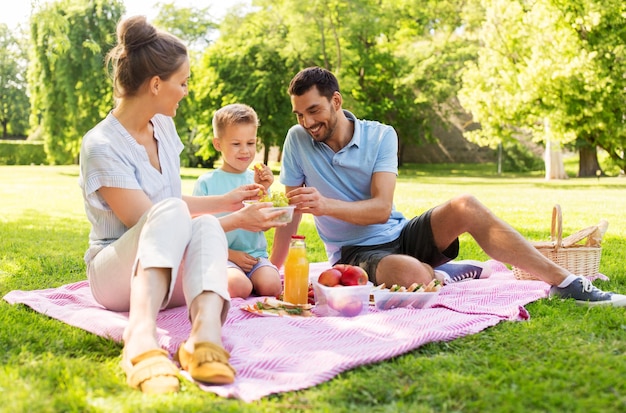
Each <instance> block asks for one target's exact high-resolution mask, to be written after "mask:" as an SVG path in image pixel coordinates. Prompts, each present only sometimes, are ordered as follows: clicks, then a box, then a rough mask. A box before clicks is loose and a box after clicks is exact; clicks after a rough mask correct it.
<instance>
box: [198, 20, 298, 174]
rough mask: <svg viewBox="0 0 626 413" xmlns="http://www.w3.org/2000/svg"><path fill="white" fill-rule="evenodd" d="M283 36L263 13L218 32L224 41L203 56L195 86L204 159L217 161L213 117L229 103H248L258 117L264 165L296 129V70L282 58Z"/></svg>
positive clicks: (228, 23)
mask: <svg viewBox="0 0 626 413" xmlns="http://www.w3.org/2000/svg"><path fill="white" fill-rule="evenodd" d="M284 36H285V30H284V27H283V26H282V24H281V23H280V21H279V20H277V19H275V16H273V15H272V14H271V13H267V12H265V11H258V12H256V13H250V14H247V15H245V16H238V15H236V14H230V15H229V16H228V17H227V18H226V19H225V21H224V23H222V25H221V26H220V37H219V38H218V39H217V41H216V42H215V43H214V44H213V45H212V46H211V47H209V48H208V49H207V51H206V53H205V55H204V56H203V60H202V64H201V66H200V67H199V68H198V71H197V72H198V73H197V74H198V76H197V78H198V80H197V82H196V80H194V86H193V88H194V91H195V94H196V100H197V102H198V105H199V107H201V112H199V113H200V117H201V118H202V119H204V122H203V124H199V125H198V137H197V139H196V142H198V143H199V144H200V145H201V150H200V153H202V154H203V156H204V157H205V158H207V159H216V154H215V151H214V149H213V147H212V145H211V140H212V136H213V131H212V125H211V119H212V117H213V113H214V112H215V111H216V110H217V109H219V108H220V107H222V106H224V105H226V104H229V103H235V102H238V103H245V104H247V105H250V106H252V107H253V108H254V109H255V111H256V112H257V114H258V116H259V120H260V126H259V130H258V135H259V140H260V144H261V145H262V146H263V149H264V161H265V163H267V162H268V158H269V149H270V147H271V146H275V145H282V142H283V140H284V137H285V132H286V131H287V129H288V127H289V126H290V125H291V124H292V123H293V117H292V115H291V107H290V105H289V100H288V98H287V96H286V90H287V85H288V82H289V77H288V73H290V72H292V71H293V70H295V68H294V67H292V69H290V68H289V64H288V62H287V60H286V59H285V58H284V57H283V56H281V54H280V45H281V44H282V43H284V41H285V38H284Z"/></svg>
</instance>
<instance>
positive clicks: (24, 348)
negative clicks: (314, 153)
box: [0, 165, 626, 413]
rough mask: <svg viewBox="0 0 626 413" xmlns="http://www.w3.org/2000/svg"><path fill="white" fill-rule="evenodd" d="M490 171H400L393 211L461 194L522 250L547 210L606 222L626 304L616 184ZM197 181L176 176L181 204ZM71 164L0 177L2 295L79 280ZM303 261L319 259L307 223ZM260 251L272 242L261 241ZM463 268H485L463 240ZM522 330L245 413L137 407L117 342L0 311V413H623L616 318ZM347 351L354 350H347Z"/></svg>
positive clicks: (600, 316) (77, 203) (548, 305)
mask: <svg viewBox="0 0 626 413" xmlns="http://www.w3.org/2000/svg"><path fill="white" fill-rule="evenodd" d="M494 171H495V166H493V165H478V166H476V165H474V166H468V165H454V166H451V165H438V166H428V165H409V166H407V167H405V168H403V169H402V171H401V174H400V176H399V179H398V185H397V189H396V199H395V203H396V206H397V208H398V209H400V210H401V211H403V212H405V214H406V215H407V216H412V215H415V214H418V213H420V212H422V211H423V210H425V209H427V208H429V207H431V206H433V205H435V204H436V203H440V202H443V201H445V200H447V199H449V198H450V197H452V196H454V195H457V194H460V193H464V192H467V193H472V194H474V195H476V196H477V197H478V198H479V199H481V200H482V201H483V202H484V203H485V204H486V205H487V206H488V207H489V208H491V209H492V210H493V211H494V212H495V213H496V214H497V215H499V216H501V217H502V218H504V219H505V220H506V221H508V222H510V223H511V224H512V225H513V226H514V227H515V228H517V229H518V230H519V231H520V232H522V233H523V234H524V235H525V236H527V237H529V238H531V239H537V240H539V239H542V240H545V239H547V238H548V237H549V228H550V217H551V211H552V206H553V205H554V204H555V203H559V204H560V205H561V206H562V209H563V221H564V225H563V227H564V228H563V232H564V233H565V234H570V233H572V232H575V231H577V230H579V229H581V228H583V227H586V226H588V225H592V224H596V223H598V222H599V220H600V219H602V218H604V219H607V220H608V222H609V229H608V232H607V234H606V236H605V239H604V242H603V255H602V261H601V266H600V271H601V272H602V273H604V274H606V275H607V276H608V277H609V278H610V281H608V282H601V281H598V282H596V285H598V286H600V287H602V288H604V289H611V290H614V291H617V292H621V293H625V294H626V274H625V271H624V267H625V260H624V251H626V218H625V217H624V212H623V210H624V206H626V203H625V201H624V199H625V195H626V179H624V178H617V177H614V178H604V177H602V178H600V179H596V178H592V179H574V178H573V179H569V180H565V181H557V182H547V181H545V180H544V179H543V177H542V176H541V175H537V174H528V175H515V176H513V175H507V174H504V175H502V176H499V175H497V174H496V173H495V172H494ZM203 172H204V170H200V169H184V170H183V190H184V192H185V193H191V190H192V188H193V184H194V181H195V179H196V177H197V176H198V175H200V174H201V173H203ZM77 178H78V167H77V166H47V167H46V166H0V294H2V296H4V295H5V294H6V293H8V292H9V291H12V290H15V289H20V290H31V289H42V288H50V287H57V286H60V285H63V284H66V283H70V282H75V281H79V280H83V279H84V278H85V275H84V272H85V267H84V262H83V259H82V256H83V253H84V251H85V249H86V247H87V238H88V232H89V225H88V222H87V220H86V218H85V215H84V211H83V206H82V199H81V196H80V191H79V188H78V184H77ZM301 232H302V233H304V234H305V235H307V240H308V247H309V258H310V259H311V260H312V261H323V260H324V259H325V256H324V252H323V248H322V244H321V242H320V241H319V239H318V238H317V236H316V235H315V232H314V229H313V225H312V220H311V219H310V217H307V218H305V220H304V222H303V227H302V231H301ZM268 237H269V238H270V240H271V231H270V232H269V233H268ZM461 258H472V259H481V260H482V259H487V256H486V255H485V254H484V253H482V251H480V249H479V248H478V247H477V246H476V244H475V243H474V242H473V241H472V240H471V239H470V238H468V237H465V236H464V237H462V238H461ZM526 308H527V310H528V311H529V312H530V315H531V318H530V320H528V321H525V322H503V323H500V324H498V325H496V326H494V327H492V328H489V329H487V330H485V331H482V332H480V333H478V334H474V335H472V336H468V337H464V338H461V339H457V340H454V341H450V342H440V343H431V344H428V345H425V346H423V347H421V348H419V349H417V350H415V351H412V352H410V353H407V354H406V355H403V356H401V357H397V358H395V359H392V360H388V361H386V362H383V363H378V364H374V365H368V366H362V367H359V368H357V369H354V370H351V371H348V372H345V373H342V374H340V375H339V376H337V377H335V378H334V379H332V380H330V381H329V382H326V383H323V384H321V385H318V386H315V387H312V388H309V389H306V390H302V391H298V392H291V393H285V394H280V395H274V396H270V397H267V398H264V399H262V400H260V401H257V402H253V403H243V402H240V401H238V400H229V399H223V398H220V397H218V396H215V395H214V394H212V393H206V392H203V391H201V390H199V389H198V388H197V387H196V386H195V385H193V384H190V383H183V389H182V391H181V392H180V393H178V394H175V395H168V396H158V397H154V396H153V397H148V396H144V395H142V394H141V393H140V392H138V391H135V390H132V389H130V388H129V387H127V385H126V384H125V377H124V374H123V372H122V370H121V368H120V367H119V362H120V352H121V348H122V346H121V344H119V343H115V342H112V341H110V340H107V339H105V338H101V337H98V336H94V335H93V334H90V333H87V332H85V331H83V330H80V329H78V328H75V327H71V326H69V325H66V324H63V323H61V322H59V321H56V320H53V319H50V318H48V317H46V316H44V315H41V314H39V313H36V312H34V311H32V310H30V309H29V308H28V307H25V306H22V305H15V306H14V305H9V304H8V303H6V302H5V301H4V300H1V301H0V346H1V350H2V352H1V356H0V357H2V363H1V367H0V369H1V370H0V371H1V374H0V391H1V393H0V411H7V412H201V411H211V412H240V411H241V412H276V411H293V412H353V411H363V412H586V413H589V412H613V411H614V412H617V411H626V383H625V380H624V378H625V377H626V357H625V356H624V355H625V353H626V309H623V308H594V309H588V308H583V307H578V306H576V305H574V304H573V303H572V302H567V301H561V300H549V299H545V300H540V301H538V302H534V303H531V304H529V305H527V306H526ZM355 351H366V350H365V349H355Z"/></svg>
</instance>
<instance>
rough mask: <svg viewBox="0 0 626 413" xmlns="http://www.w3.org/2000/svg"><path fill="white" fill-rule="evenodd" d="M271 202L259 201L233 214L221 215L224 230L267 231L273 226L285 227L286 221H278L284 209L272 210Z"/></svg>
mask: <svg viewBox="0 0 626 413" xmlns="http://www.w3.org/2000/svg"><path fill="white" fill-rule="evenodd" d="M272 206H273V205H272V203H271V202H257V203H254V204H250V205H246V206H245V207H244V208H241V209H239V210H238V211H236V212H233V213H232V214H228V215H225V216H223V217H220V223H221V224H222V228H223V229H224V231H226V232H228V231H232V230H233V229H238V228H239V229H245V230H246V231H252V232H258V231H267V230H268V229H270V228H273V227H284V226H285V225H287V223H285V222H280V221H278V218H279V217H280V216H281V215H282V214H284V211H271V210H270V209H269V208H271V207H272Z"/></svg>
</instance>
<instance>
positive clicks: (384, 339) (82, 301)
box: [4, 261, 549, 402]
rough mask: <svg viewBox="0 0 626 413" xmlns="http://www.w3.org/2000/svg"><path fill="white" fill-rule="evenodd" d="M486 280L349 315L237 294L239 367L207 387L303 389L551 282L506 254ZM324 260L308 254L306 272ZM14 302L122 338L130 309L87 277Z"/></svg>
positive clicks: (450, 332) (232, 328) (181, 330)
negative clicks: (418, 301)
mask: <svg viewBox="0 0 626 413" xmlns="http://www.w3.org/2000/svg"><path fill="white" fill-rule="evenodd" d="M490 265H491V266H492V268H493V270H494V271H493V273H492V275H491V277H490V278H489V279H486V280H472V281H468V282H460V283H456V284H450V285H447V286H445V287H444V288H443V289H442V290H441V292H440V294H439V296H438V297H437V301H436V302H435V303H434V305H433V306H432V307H431V308H426V309H419V310H416V309H411V308H396V309H393V310H386V311H378V310H377V309H376V308H375V307H372V306H370V311H369V313H368V314H363V315H360V316H357V317H354V318H339V317H310V318H289V317H260V316H257V315H253V314H250V313H248V312H245V311H243V310H241V309H240V306H242V305H245V304H253V303H255V302H256V301H257V300H258V298H257V297H253V298H249V299H247V300H242V299H233V300H232V306H231V309H230V310H229V313H228V319H227V321H226V323H225V325H224V328H223V333H222V336H223V338H224V345H225V347H226V349H227V350H228V351H229V352H230V353H231V363H232V365H233V367H235V369H236V370H237V379H236V381H235V383H233V384H232V385H226V386H207V385H202V384H200V387H201V388H202V389H203V390H206V391H210V392H214V393H216V394H218V395H220V396H223V397H233V398H238V399H241V400H243V401H246V402H251V401H254V400H258V399H260V398H262V397H264V396H267V395H269V394H273V393H281V392H287V391H294V390H300V389H304V388H307V387H311V386H314V385H317V384H320V383H322V382H324V381H326V380H330V379H332V378H333V377H334V376H336V375H337V374H339V373H341V372H343V371H346V370H349V369H352V368H354V367H357V366H360V365H364V364H369V363H375V362H379V361H383V360H386V359H389V358H392V357H395V356H398V355H401V354H404V353H407V352H409V351H411V350H414V349H416V348H418V347H420V346H422V345H423V344H426V343H429V342H436V341H449V340H454V339H455V338H458V337H462V336H465V335H468V334H474V333H477V332H480V331H482V330H484V329H486V328H487V327H490V326H493V325H495V324H497V323H499V322H500V321H503V320H512V321H515V320H527V319H528V318H529V314H528V312H527V311H526V309H525V308H524V305H526V304H527V303H530V302H532V301H536V300H538V299H540V298H543V297H546V296H547V295H548V290H549V286H548V284H546V283H544V282H541V281H519V280H516V279H515V278H514V277H513V273H512V272H511V271H509V270H508V269H507V267H506V266H504V264H502V263H499V262H497V261H490ZM326 268H328V264H327V263H314V264H311V274H319V273H320V272H321V271H323V270H324V269H326ZM4 299H5V300H6V301H8V302H9V303H11V304H17V303H21V304H25V305H27V306H29V307H31V308H32V309H34V310H35V311H38V312H40V313H42V314H45V315H47V316H49V317H52V318H55V319H58V320H60V321H63V322H65V323H67V324H70V325H72V326H76V327H79V328H82V329H84V330H86V331H89V332H91V333H93V334H97V335H100V336H104V337H107V338H110V339H111V340H115V341H117V342H121V341H122V333H123V331H124V327H125V325H126V323H127V319H128V318H127V316H128V313H115V312H112V311H108V310H106V309H104V308H103V307H101V306H100V305H99V304H97V303H96V302H95V301H94V300H93V297H92V296H91V292H90V290H89V286H88V283H87V281H79V282H76V283H72V284H68V285H64V286H61V287H58V288H52V289H45V290H35V291H20V290H15V291H11V292H9V293H8V294H7V295H5V296H4ZM157 324H158V327H159V330H158V334H159V342H160V344H161V346H162V347H163V348H165V349H167V350H168V351H169V352H170V353H172V354H173V353H174V352H175V351H176V349H177V348H178V345H179V344H180V343H181V342H182V341H184V340H185V339H186V338H187V336H188V335H189V330H190V324H189V321H188V319H187V313H186V308H184V307H179V308H174V309H170V310H165V311H162V312H161V313H160V315H159V317H158V320H157Z"/></svg>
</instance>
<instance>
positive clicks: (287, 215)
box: [243, 200, 296, 223]
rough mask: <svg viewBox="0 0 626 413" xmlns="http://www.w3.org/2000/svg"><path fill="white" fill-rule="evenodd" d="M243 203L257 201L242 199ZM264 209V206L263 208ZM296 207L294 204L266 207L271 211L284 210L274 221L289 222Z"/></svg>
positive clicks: (254, 202) (255, 202)
mask: <svg viewBox="0 0 626 413" xmlns="http://www.w3.org/2000/svg"><path fill="white" fill-rule="evenodd" d="M243 203H244V205H252V204H258V203H259V201H247V200H246V201H243ZM264 209H265V208H264ZM294 209H296V207H295V205H287V206H282V207H269V208H267V210H268V211H270V212H273V211H284V213H283V214H282V215H279V216H278V218H276V221H278V222H287V223H289V222H291V220H292V219H293V210H294Z"/></svg>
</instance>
